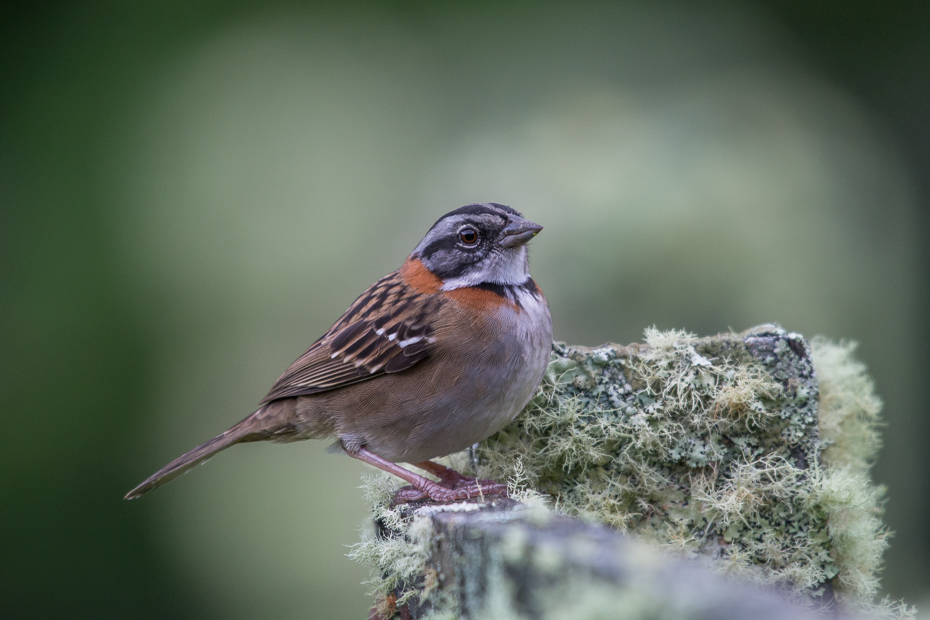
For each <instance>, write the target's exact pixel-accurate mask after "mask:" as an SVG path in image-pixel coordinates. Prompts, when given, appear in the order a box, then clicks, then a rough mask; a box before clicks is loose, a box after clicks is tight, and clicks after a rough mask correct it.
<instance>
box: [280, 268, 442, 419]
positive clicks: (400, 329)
mask: <svg viewBox="0 0 930 620" xmlns="http://www.w3.org/2000/svg"><path fill="white" fill-rule="evenodd" d="M440 303H442V296H441V295H430V294H422V293H417V292H415V291H413V290H411V289H410V287H409V286H407V285H406V284H404V282H403V280H402V279H401V277H400V275H399V274H398V272H394V273H392V274H390V275H388V276H386V277H384V278H382V279H381V280H379V281H378V282H376V283H375V284H374V285H372V287H371V288H369V289H368V290H367V291H365V292H364V293H363V294H362V295H361V296H360V297H359V298H358V299H356V300H355V302H354V303H353V304H352V306H351V307H349V309H348V310H346V312H345V314H343V315H342V317H340V319H339V320H338V321H336V323H335V325H333V326H332V327H331V328H330V330H329V331H328V332H326V334H325V335H324V336H323V337H322V338H320V339H319V340H317V341H316V342H315V343H313V345H311V347H310V348H309V349H307V352H306V353H304V354H303V355H301V356H300V357H299V358H298V359H297V361H295V362H294V363H293V364H291V365H290V367H289V368H288V369H287V370H286V371H285V372H284V374H283V375H281V377H280V378H279V379H278V380H277V382H276V383H275V384H274V387H272V388H271V391H270V392H269V393H268V395H267V396H265V398H264V399H263V400H262V404H265V403H268V402H271V401H273V400H278V399H279V398H288V397H292V396H301V395H305V394H316V393H318V392H325V391H327V390H333V389H336V388H340V387H343V386H346V385H351V384H353V383H358V382H359V381H365V380H368V379H372V378H374V377H377V376H380V375H383V374H386V373H392V372H400V371H401V370H406V369H407V368H410V367H411V366H413V365H414V364H416V363H417V362H419V361H420V360H423V359H425V358H426V357H428V356H429V355H430V353H431V351H432V346H431V341H430V338H431V335H432V332H433V330H432V325H430V323H429V321H428V319H427V317H430V316H435V310H436V309H437V306H438V304H440ZM379 332H380V333H379ZM401 344H403V345H404V346H403V347H402V346H401Z"/></svg>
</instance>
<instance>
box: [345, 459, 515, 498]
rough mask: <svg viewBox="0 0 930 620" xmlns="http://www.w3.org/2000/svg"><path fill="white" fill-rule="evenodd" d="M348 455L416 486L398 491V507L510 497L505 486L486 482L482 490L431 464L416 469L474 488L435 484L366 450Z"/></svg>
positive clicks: (446, 469) (447, 470)
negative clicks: (427, 501)
mask: <svg viewBox="0 0 930 620" xmlns="http://www.w3.org/2000/svg"><path fill="white" fill-rule="evenodd" d="M346 454H348V455H349V456H351V457H353V458H356V459H358V460H360V461H364V462H366V463H368V464H369V465H374V466H375V467H377V468H378V469H381V470H384V471H386V472H388V473H390V474H394V475H395V476H397V477H398V478H400V479H401V480H406V481H407V482H409V483H410V484H411V485H412V486H413V489H400V490H398V492H397V493H396V494H395V496H394V501H395V502H396V503H404V502H410V501H415V500H418V499H423V498H424V497H429V498H430V499H431V500H433V501H434V502H451V501H454V500H460V499H468V498H469V497H477V496H479V495H481V494H484V495H506V494H507V487H506V486H505V485H502V484H498V483H492V482H490V481H487V482H488V486H487V487H485V486H484V485H481V486H479V484H478V483H477V482H476V481H475V480H474V479H473V478H467V477H466V476H463V475H462V474H460V473H458V472H457V471H455V470H453V469H449V468H448V467H443V466H442V465H439V464H437V463H432V462H430V461H425V462H424V463H429V466H428V467H424V466H423V465H424V463H417V467H421V468H422V469H425V470H426V471H429V472H430V473H433V474H435V475H436V476H438V477H439V478H440V479H441V480H443V482H445V481H446V479H449V480H450V482H451V481H452V479H451V474H454V475H455V476H456V477H457V480H469V481H470V483H471V484H467V485H465V486H461V487H458V488H456V487H453V488H447V487H445V486H442V485H439V484H437V483H435V482H433V481H432V480H430V479H428V478H424V477H423V476H421V475H419V474H415V473H413V472H412V471H410V470H409V469H404V468H403V467H401V466H400V465H398V464H396V463H392V462H391V461H388V460H386V459H383V458H381V457H380V456H378V455H377V454H375V453H374V452H371V451H370V450H368V449H366V448H359V450H358V451H357V452H355V453H352V452H346ZM440 472H442V473H445V474H446V475H445V476H443V475H442V474H441V473H440ZM481 482H485V481H481ZM501 489H503V492H501Z"/></svg>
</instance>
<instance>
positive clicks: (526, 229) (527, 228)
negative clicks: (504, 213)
mask: <svg viewBox="0 0 930 620" xmlns="http://www.w3.org/2000/svg"><path fill="white" fill-rule="evenodd" d="M542 229H543V227H542V226H540V225H539V224H534V223H533V222H531V221H529V220H525V219H523V218H522V217H516V216H511V218H510V222H508V223H507V227H506V228H504V230H502V231H501V234H500V237H498V238H497V243H498V244H499V245H501V246H503V247H505V248H513V247H516V246H518V245H523V244H524V243H526V242H527V241H529V240H530V239H532V238H533V237H535V236H536V235H538V234H539V231H540V230H542Z"/></svg>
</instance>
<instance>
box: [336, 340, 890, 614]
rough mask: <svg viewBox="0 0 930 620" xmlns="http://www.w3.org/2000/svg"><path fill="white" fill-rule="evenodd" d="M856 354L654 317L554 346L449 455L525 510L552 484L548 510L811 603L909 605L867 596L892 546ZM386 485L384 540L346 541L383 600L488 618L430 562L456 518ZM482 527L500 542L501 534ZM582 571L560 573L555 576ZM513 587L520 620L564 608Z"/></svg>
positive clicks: (868, 389)
mask: <svg viewBox="0 0 930 620" xmlns="http://www.w3.org/2000/svg"><path fill="white" fill-rule="evenodd" d="M852 350H853V346H851V345H836V344H832V343H829V342H827V341H825V340H821V339H815V340H814V341H813V342H812V343H808V342H807V341H806V340H805V339H804V338H803V337H802V336H800V335H799V334H794V333H788V332H786V331H785V330H783V329H781V328H779V327H778V326H776V325H766V326H762V327H759V328H755V329H752V330H748V331H746V332H744V333H742V334H722V335H719V336H714V337H710V338H700V339H699V338H695V337H693V336H691V335H689V334H686V333H683V332H677V331H672V332H667V333H660V332H658V331H657V330H654V329H649V330H647V331H646V342H645V343H644V344H634V345H629V346H620V345H613V344H607V345H603V346H601V347H597V348H593V349H591V348H586V347H571V346H566V345H563V344H559V343H556V345H554V347H553V354H552V358H551V360H550V363H549V367H548V370H547V372H546V376H545V378H544V380H543V383H542V385H541V387H540V391H539V393H538V394H537V396H536V397H535V398H534V400H533V401H532V402H531V403H530V404H529V405H528V406H527V408H526V410H525V411H524V412H523V413H522V414H521V415H520V416H519V417H518V418H517V419H516V420H515V421H514V422H513V423H512V424H511V425H509V426H508V427H506V428H505V429H503V430H502V431H500V432H499V433H497V434H496V435H494V436H493V437H491V438H489V439H487V440H486V441H484V442H482V443H481V444H480V445H479V446H477V449H475V450H472V451H470V453H468V454H461V455H456V456H455V457H452V459H451V461H452V465H453V466H455V467H457V468H460V469H462V468H464V469H466V470H470V471H471V472H472V473H474V474H477V475H479V476H480V477H484V478H497V479H509V480H510V481H511V485H512V487H513V489H514V495H515V496H516V497H518V498H521V499H523V500H526V501H528V502H529V503H531V504H535V505H537V508H536V510H535V514H537V516H536V517H534V518H536V519H545V518H551V519H562V518H563V517H561V516H554V515H552V514H551V513H550V512H549V511H546V510H544V509H542V508H539V507H538V506H539V504H540V503H541V501H542V500H541V497H546V498H547V499H548V502H549V504H550V505H551V507H552V509H554V512H556V513H559V514H560V515H566V516H571V517H579V518H581V519H582V520H583V521H584V522H600V523H603V524H606V525H608V526H611V527H612V528H614V529H615V530H619V531H621V532H626V533H627V534H629V535H632V536H633V537H635V538H636V539H637V540H639V541H642V542H645V543H653V546H659V547H663V548H664V549H665V550H666V551H668V550H673V551H677V552H678V553H680V554H682V555H684V556H687V557H691V558H699V559H703V560H704V561H706V562H709V563H710V564H712V565H714V566H715V567H716V568H717V570H719V571H722V572H727V573H731V574H735V575H738V576H741V577H742V578H745V579H749V580H752V581H755V582H756V583H759V584H762V585H765V586H769V587H772V588H776V589H778V590H779V591H781V592H783V593H784V594H785V595H786V596H789V597H791V598H793V599H794V600H799V601H804V602H806V604H808V605H809V606H826V607H830V608H833V607H835V606H836V605H837V603H839V605H840V606H841V607H844V608H846V609H847V610H857V612H864V613H867V614H869V615H881V616H887V617H896V616H900V615H902V614H904V615H906V614H907V613H908V611H907V610H906V609H905V608H903V607H901V606H900V605H897V606H896V605H892V604H890V603H887V602H882V603H880V604H879V603H875V602H874V597H875V593H876V591H877V588H878V569H879V567H880V564H881V554H882V552H883V550H884V548H885V546H886V544H887V543H886V537H887V533H886V531H885V529H884V526H883V525H882V522H881V519H880V515H881V510H880V498H881V494H882V489H880V488H878V487H876V486H875V485H873V484H872V483H871V481H870V480H869V477H868V468H869V466H870V465H871V459H872V458H873V456H874V453H875V451H876V449H877V447H878V434H877V431H876V426H877V422H878V420H877V415H878V412H879V409H880V406H881V403H880V401H879V400H878V398H877V397H875V395H874V393H873V389H872V383H871V381H870V380H869V378H868V376H867V375H866V373H865V369H864V367H863V366H862V364H860V363H859V362H857V361H856V360H855V359H854V358H853V357H852ZM393 484H394V482H393V481H392V480H390V479H388V478H384V477H378V476H375V477H374V478H372V479H371V480H370V481H369V483H368V490H369V492H370V494H371V499H372V504H373V508H374V511H375V515H376V518H377V519H378V520H379V522H380V523H381V529H380V533H381V535H380V536H377V537H372V538H369V539H367V540H366V541H364V542H363V543H362V544H361V545H360V546H358V547H357V549H356V550H355V552H354V555H355V556H356V557H358V558H360V559H362V560H364V561H367V562H368V563H369V564H372V565H373V566H376V567H377V569H378V570H379V571H380V577H379V579H378V580H377V581H378V584H379V592H380V596H381V598H382V601H384V602H386V603H391V602H392V601H394V602H395V603H399V605H400V606H399V607H395V609H401V610H404V609H405V610H407V611H406V612H405V613H414V612H415V613H420V611H418V610H425V609H431V610H432V612H431V613H432V615H431V616H430V617H450V618H452V617H494V616H480V615H474V613H476V612H475V611H474V609H479V608H473V607H466V606H463V605H464V601H466V600H471V599H469V595H468V593H469V592H470V591H472V590H474V588H476V586H475V584H474V583H473V582H472V581H470V580H469V579H465V580H462V579H459V577H458V575H462V574H467V571H466V573H462V572H460V571H457V572H455V575H457V576H456V577H455V579H451V578H450V577H449V574H450V571H451V569H450V568H444V569H442V570H440V569H437V568H434V569H433V572H430V571H429V570H428V569H427V567H428V566H434V567H435V566H443V564H442V563H438V564H437V562H436V559H435V558H436V557H437V555H436V554H437V553H440V551H439V550H440V549H441V548H442V545H443V544H444V543H443V540H444V539H443V534H442V532H443V531H444V530H443V527H445V525H443V524H446V523H452V522H455V521H456V519H459V517H455V516H443V517H438V516H437V517H435V518H433V517H431V518H428V519H426V518H414V516H413V513H412V512H410V508H409V507H408V508H397V509H392V508H391V507H390V506H389V504H388V497H389V494H390V490H391V488H392V485H393ZM540 493H541V494H543V495H542V496H541V495H539V494H540ZM421 510H425V509H424V508H421ZM540 511H542V512H540ZM437 514H438V513H437ZM539 515H543V516H539ZM546 515H548V516H546ZM471 518H474V517H471ZM482 518H484V517H482ZM436 519H440V521H438V522H437V521H436ZM558 522H559V523H561V521H558ZM560 527H561V526H560ZM559 531H565V530H564V528H563V529H561V530H559ZM448 534H449V531H446V535H448ZM549 538H551V536H549ZM492 539H493V540H494V541H495V542H494V543H493V544H494V545H497V546H498V547H501V548H499V549H497V550H496V553H498V555H499V554H501V553H504V552H505V551H506V549H507V548H509V547H507V545H508V544H511V543H512V540H511V539H510V538H507V537H506V536H503V535H502V537H499V538H497V539H494V538H493V537H491V538H488V540H492ZM508 541H509V542H508ZM566 544H568V542H566ZM618 544H621V546H622V544H625V543H618ZM589 548H591V549H593V547H590V545H589ZM616 548H617V549H620V548H621V547H616ZM461 553H464V552H460V555H461ZM466 555H467V554H466ZM602 556H603V554H596V553H592V555H591V561H592V562H594V561H595V558H597V557H602ZM482 557H484V556H482ZM488 557H490V556H488ZM460 559H462V560H463V561H465V560H468V561H471V558H468V557H462V558H460ZM445 566H448V564H446V565H445ZM443 571H445V572H443ZM579 571H581V569H580V568H577V570H576V569H572V570H570V571H567V572H565V573H564V574H565V578H564V579H565V580H567V581H565V582H566V583H569V582H571V580H572V579H573V575H574V574H575V573H578V572H579ZM581 572H583V571H581ZM536 581H537V582H538V581H539V580H538V579H537V580H536ZM543 581H545V580H543ZM574 583H580V582H578V581H577V580H575V582H574ZM655 586H656V587H655V588H653V590H652V591H653V592H662V591H664V590H667V589H668V588H670V587H671V585H670V584H662V583H658V584H655ZM521 587H522V586H521ZM553 587H555V586H553ZM637 587H638V588H639V590H642V591H646V590H643V587H641V586H637ZM550 589H551V588H550ZM608 591H610V589H609V588H608V589H606V590H601V591H599V592H601V593H602V594H603V593H606V592H608ZM521 592H522V593H523V594H520V593H521ZM617 592H618V596H621V591H620V590H618V591H617ZM521 596H523V597H524V599H526V600H541V599H539V597H540V596H541V593H540V592H534V591H533V590H532V588H530V589H526V588H523V589H521V588H517V590H515V591H514V592H513V593H512V597H513V600H511V601H510V602H509V603H510V607H501V608H500V609H505V608H506V609H510V610H511V612H512V613H511V616H510V617H514V618H524V617H525V618H536V617H562V616H558V615H555V616H550V615H545V614H542V615H541V612H539V611H538V610H539V609H542V608H540V607H538V606H537V608H535V609H537V611H525V612H524V611H519V610H520V609H523V610H531V609H533V608H532V605H530V606H529V607H527V605H526V604H524V605H523V607H520V606H519V605H518V603H519V604H522V603H520V600H522V599H520V597H521ZM526 597H529V598H528V599H527V598H526ZM588 598H591V597H588ZM499 599H500V596H497V598H495V599H494V600H493V601H485V602H484V603H483V604H485V605H491V604H492V603H493V604H494V605H498V604H499V602H500V600H499ZM621 599H622V596H621ZM621 599H617V601H619V600H621ZM586 600H587V599H586ZM592 600H593V598H592ZM597 600H598V601H600V602H601V603H603V601H604V600H607V599H604V597H603V596H600V595H599V596H598V597H597ZM622 600H626V599H622ZM424 601H428V603H423V602H424ZM494 601H497V602H494ZM617 601H615V604H619V603H618V602H617ZM524 602H525V601H524ZM534 604H535V603H534ZM598 604H600V603H598ZM605 604H607V603H605ZM553 605H555V603H551V604H549V605H548V606H544V607H545V608H546V609H551V608H555V607H553ZM578 605H581V603H579V604H578ZM578 605H576V607H577V609H578V610H579V613H580V610H581V608H582V607H583V605H582V607H578ZM559 608H560V609H561V607H559ZM486 609H490V607H486ZM411 610H414V611H411ZM501 613H503V612H501ZM501 613H498V615H499V616H500V615H501ZM508 613H510V612H508ZM443 614H446V615H443ZM421 616H422V613H420V616H415V617H421ZM501 617H507V616H501ZM573 617H576V618H584V617H601V616H600V615H598V614H594V615H589V616H585V615H583V614H581V615H578V614H577V613H576V614H573ZM626 617H661V616H655V615H653V616H649V615H648V614H647V615H646V616H637V615H628V616H626ZM677 617H705V616H703V615H700V614H697V615H693V614H692V615H683V616H677ZM720 617H723V616H720ZM774 617H777V616H774Z"/></svg>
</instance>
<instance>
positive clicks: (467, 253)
mask: <svg viewBox="0 0 930 620" xmlns="http://www.w3.org/2000/svg"><path fill="white" fill-rule="evenodd" d="M540 230H542V227H541V226H539V225H538V224H534V223H532V222H529V221H527V220H525V219H523V217H521V215H520V214H519V213H518V212H517V211H515V210H513V209H511V208H510V207H506V206H504V205H499V204H495V203H484V204H472V205H467V206H465V207H462V208H460V209H456V210H455V211H452V212H450V213H447V214H446V215H444V216H442V217H441V218H439V220H438V221H437V222H436V223H435V224H433V226H432V228H430V230H429V232H428V233H426V237H424V238H423V240H422V241H421V242H420V244H419V245H418V246H417V247H416V249H414V251H413V253H411V254H410V256H409V257H408V258H407V260H406V261H405V262H404V264H403V266H402V267H401V268H400V269H398V270H397V271H395V272H393V273H391V274H388V275H387V276H385V277H384V278H382V279H380V280H378V281H377V282H375V283H374V284H373V285H372V286H371V288H369V289H368V290H367V291H365V292H364V293H363V294H362V295H361V296H360V297H359V298H358V299H357V300H355V303H353V304H352V306H351V307H350V308H349V309H348V310H347V311H346V312H345V314H343V315H342V317H341V318H340V319H339V320H338V321H336V324H335V325H333V326H332V327H331V328H330V329H329V331H328V332H326V334H325V335H324V336H323V337H322V338H320V339H319V340H317V341H316V342H315V343H313V345H311V346H310V348H309V349H307V352H306V353H304V354H303V355H301V356H300V358H298V360H297V361H296V362H294V363H293V364H291V366H290V367H289V368H288V369H287V370H286V371H285V372H284V374H283V375H281V377H280V378H279V379H278V381H277V383H275V385H274V387H273V388H271V391H270V392H269V393H268V395H267V396H266V397H265V399H264V400H263V401H262V402H261V406H260V407H259V409H258V410H257V411H255V413H253V414H252V415H250V416H249V417H247V418H246V419H244V420H242V421H241V422H239V423H238V424H236V425H235V426H233V427H232V428H230V429H229V430H227V431H226V432H224V433H222V434H221V435H218V436H217V437H214V438H213V439H211V440H210V441H208V442H206V443H204V444H203V445H201V446H198V447H197V448H194V449H193V450H191V451H190V452H188V453H187V454H185V455H183V456H181V457H179V458H177V459H175V460H174V461H172V462H171V463H169V464H168V465H166V466H165V467H163V468H162V469H161V470H159V471H158V472H156V473H155V474H154V475H152V476H151V477H150V478H149V479H148V480H146V481H145V482H143V483H142V484H140V485H139V486H137V487H136V488H135V489H133V490H132V491H130V492H129V493H128V494H127V495H126V498H127V499H132V498H135V497H139V496H140V495H142V494H143V493H146V492H147V491H151V490H152V489H154V488H156V487H158V486H161V485H162V484H164V483H166V482H168V481H170V480H173V479H174V478H176V477H178V476H179V475H181V474H182V473H184V472H185V471H187V470H188V469H190V468H192V467H193V466H194V465H197V464H198V463H201V462H203V461H204V460H206V459H208V458H210V457H211V456H213V455H214V454H216V453H217V452H219V451H220V450H224V449H226V448H228V447H229V446H231V445H233V444H236V443H244V442H249V441H266V440H267V441H279V442H290V441H297V440H300V439H311V438H325V437H335V438H336V440H337V441H336V445H337V446H338V447H339V448H341V449H342V450H344V451H345V452H346V454H348V455H349V456H351V457H354V458H357V459H360V460H362V461H365V462H366V463H370V464H371V465H374V466H375V467H378V468H380V469H383V470H385V471H388V472H390V473H392V474H395V475H396V476H399V477H400V478H402V479H404V480H406V481H407V482H409V483H410V484H411V485H412V487H413V488H409V487H408V488H407V489H406V491H403V492H402V493H400V494H399V496H398V497H400V498H401V500H402V501H409V500H411V499H419V498H422V497H425V496H428V497H429V498H430V499H432V500H434V501H450V500H457V499H464V498H467V497H473V496H476V495H478V494H479V493H484V494H506V486H505V485H502V484H499V483H494V482H491V481H484V480H475V479H473V478H467V477H465V476H463V475H461V474H459V473H458V472H456V471H454V470H452V469H449V468H447V467H444V466H442V465H439V464H437V463H433V462H431V461H429V459H432V458H435V457H440V456H444V455H447V454H451V453H453V452H457V451H459V450H462V449H464V448H466V447H468V446H470V445H472V444H474V443H475V442H477V441H481V440H482V439H484V438H486V437H488V436H490V435H492V434H493V433H494V432H496V431H497V430H499V429H500V428H502V427H503V426H504V425H506V424H507V423H508V422H510V421H511V420H512V419H513V418H514V416H516V415H517V413H519V412H520V410H521V409H522V408H523V406H524V405H526V403H527V402H528V401H529V399H530V397H531V396H532V395H533V393H534V391H535V390H536V387H537V385H538V384H539V382H540V380H541V378H542V375H543V372H544V370H545V368H546V363H547V362H548V360H549V353H550V351H551V348H552V320H551V318H550V316H549V306H548V304H547V303H546V298H545V296H543V293H542V291H541V290H540V289H539V287H538V286H536V283H535V282H534V281H533V279H532V278H531V277H530V273H529V263H528V260H527V248H526V243H527V242H528V241H529V240H530V239H532V238H533V237H535V236H536V234H537V233H539V231H540ZM399 462H403V463H411V464H413V465H414V466H415V467H418V468H420V469H423V470H425V471H428V472H430V473H432V474H433V475H435V476H437V477H438V478H439V479H440V482H439V483H436V482H433V481H432V480H429V479H428V478H425V477H423V476H421V475H419V474H416V473H414V472H412V471H410V470H408V469H405V468H403V467H401V466H399V465H397V464H396V463H399Z"/></svg>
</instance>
